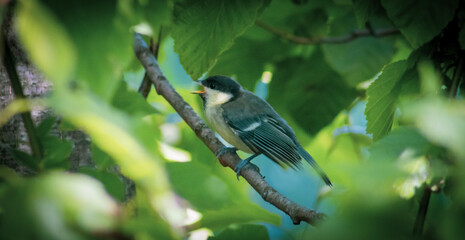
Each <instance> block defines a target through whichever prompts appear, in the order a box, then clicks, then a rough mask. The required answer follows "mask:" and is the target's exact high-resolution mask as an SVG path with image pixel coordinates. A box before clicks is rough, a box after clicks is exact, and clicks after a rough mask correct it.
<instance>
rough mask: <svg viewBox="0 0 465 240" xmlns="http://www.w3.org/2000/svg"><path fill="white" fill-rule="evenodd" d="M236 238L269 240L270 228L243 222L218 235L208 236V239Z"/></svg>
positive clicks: (226, 239) (233, 239)
mask: <svg viewBox="0 0 465 240" xmlns="http://www.w3.org/2000/svg"><path fill="white" fill-rule="evenodd" d="M235 239H244V240H247V239H253V240H267V239H270V237H269V236H268V230H267V229H266V227H265V226H263V225H253V224H243V225H234V226H231V227H228V228H226V229H225V230H223V231H222V232H220V233H219V234H218V235H216V236H214V237H209V238H208V240H235Z"/></svg>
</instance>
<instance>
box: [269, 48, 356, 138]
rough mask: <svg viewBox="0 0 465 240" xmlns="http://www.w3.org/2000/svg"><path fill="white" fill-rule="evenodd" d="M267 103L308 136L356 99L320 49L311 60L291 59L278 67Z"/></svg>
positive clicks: (353, 92)
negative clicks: (289, 116) (293, 121)
mask: <svg viewBox="0 0 465 240" xmlns="http://www.w3.org/2000/svg"><path fill="white" fill-rule="evenodd" d="M269 96H270V97H269V101H270V103H271V105H272V106H273V107H274V108H276V109H277V110H278V112H280V113H286V112H288V113H289V114H290V115H291V116H292V117H293V119H294V120H295V121H296V122H297V123H298V124H299V125H300V126H301V127H302V128H303V129H305V130H306V131H307V132H308V133H311V134H313V133H316V132H318V131H319V130H320V129H321V128H322V127H324V126H326V125H327V124H328V123H330V122H331V121H332V120H333V119H334V117H335V116H336V115H337V114H338V113H339V112H340V111H341V110H343V109H344V108H346V107H347V106H349V104H350V103H351V102H352V101H353V99H354V98H355V90H354V89H353V88H351V87H349V86H347V84H345V82H344V80H343V79H342V77H341V76H340V75H339V74H337V73H336V72H335V71H334V70H332V68H331V67H330V66H329V65H328V64H327V63H326V62H325V61H324V58H323V54H322V52H321V50H320V49H316V50H315V52H314V53H313V55H312V56H311V58H309V59H302V58H292V59H288V60H285V61H283V62H281V63H279V64H278V65H277V67H276V73H275V75H274V77H273V80H272V81H271V83H270V95H269Z"/></svg>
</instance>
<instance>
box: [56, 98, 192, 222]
mask: <svg viewBox="0 0 465 240" xmlns="http://www.w3.org/2000/svg"><path fill="white" fill-rule="evenodd" d="M47 104H48V105H49V106H51V107H53V109H54V110H55V111H56V112H57V113H58V114H60V115H62V116H63V118H65V119H67V120H68V121H69V122H71V123H72V124H73V125H75V126H77V127H79V128H81V129H83V130H84V131H85V132H86V133H87V134H89V136H90V137H91V138H92V141H93V143H94V144H96V145H97V146H98V147H99V148H101V149H102V150H103V151H105V152H106V153H107V154H108V155H110V156H111V157H112V158H113V159H114V160H115V162H116V163H118V165H119V166H120V168H121V172H122V173H123V174H124V175H125V176H127V177H128V178H130V179H132V180H134V182H135V183H136V184H137V186H138V187H140V189H143V191H141V194H144V195H145V196H146V197H147V198H148V199H149V200H150V202H151V203H153V205H152V207H153V208H154V210H156V211H157V212H158V213H159V214H161V215H162V216H163V217H164V219H165V220H166V221H168V222H169V223H170V224H180V221H182V219H181V217H182V216H183V212H182V210H181V209H180V208H179V206H178V205H177V202H176V200H175V198H174V197H175V196H174V193H173V192H172V191H171V186H170V184H169V181H168V177H167V175H166V172H165V169H164V167H163V165H162V162H161V160H160V159H159V158H158V157H157V155H156V153H155V152H154V151H155V150H156V149H157V143H156V141H154V138H155V139H156V136H157V132H156V131H155V127H154V126H152V125H149V124H148V123H146V122H145V121H143V120H142V119H140V118H139V117H131V116H129V115H127V114H125V113H124V112H122V111H118V110H117V109H115V108H113V107H111V106H110V105H108V104H107V103H106V102H105V101H103V100H102V99H101V98H98V97H97V96H95V95H94V94H91V93H88V92H85V91H75V92H71V91H64V90H63V91H57V92H55V93H54V94H53V95H52V96H51V97H50V98H49V99H48V101H47Z"/></svg>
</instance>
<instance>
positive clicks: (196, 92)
mask: <svg viewBox="0 0 465 240" xmlns="http://www.w3.org/2000/svg"><path fill="white" fill-rule="evenodd" d="M191 93H192V94H204V93H205V89H202V90H197V91H192V92H191Z"/></svg>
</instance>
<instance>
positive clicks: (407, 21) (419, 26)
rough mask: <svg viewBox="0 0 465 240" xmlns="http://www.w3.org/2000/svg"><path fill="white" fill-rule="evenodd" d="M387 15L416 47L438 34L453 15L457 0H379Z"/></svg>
mask: <svg viewBox="0 0 465 240" xmlns="http://www.w3.org/2000/svg"><path fill="white" fill-rule="evenodd" d="M381 3H382V4H383V7H384V8H385V9H386V12H387V15H388V16H389V18H390V19H391V20H392V21H393V22H394V25H395V26H396V27H398V28H399V29H400V31H401V32H402V34H403V35H404V36H405V38H407V40H408V41H409V42H410V44H411V45H412V47H414V48H418V47H420V46H421V45H423V44H424V43H426V42H428V41H430V40H431V39H433V37H435V36H436V35H438V34H439V33H440V32H441V30H442V29H443V28H444V27H445V26H446V25H447V24H448V23H449V21H450V20H452V18H453V17H454V15H455V11H456V9H457V6H458V3H459V1H458V0H445V1H436V0H422V1H417V0H381Z"/></svg>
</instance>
